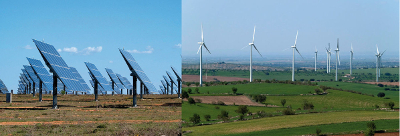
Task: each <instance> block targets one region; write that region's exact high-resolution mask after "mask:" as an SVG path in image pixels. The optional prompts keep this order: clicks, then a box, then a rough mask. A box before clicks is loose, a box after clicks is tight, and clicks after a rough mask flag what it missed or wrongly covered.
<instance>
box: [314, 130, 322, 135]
mask: <svg viewBox="0 0 400 136" xmlns="http://www.w3.org/2000/svg"><path fill="white" fill-rule="evenodd" d="M315 133H316V134H317V136H320V135H321V129H319V128H317V129H316V130H315Z"/></svg>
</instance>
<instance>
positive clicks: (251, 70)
mask: <svg viewBox="0 0 400 136" xmlns="http://www.w3.org/2000/svg"><path fill="white" fill-rule="evenodd" d="M255 34H256V26H254V32H253V42H251V43H249V45H246V46H244V47H243V48H242V49H244V48H246V47H247V46H250V82H252V81H253V68H252V63H253V47H254V49H256V50H257V52H258V54H260V56H261V57H262V55H261V53H260V52H259V51H258V49H257V47H256V46H255V45H254V35H255Z"/></svg>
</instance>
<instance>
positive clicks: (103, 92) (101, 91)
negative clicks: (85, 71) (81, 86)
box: [89, 80, 106, 94]
mask: <svg viewBox="0 0 400 136" xmlns="http://www.w3.org/2000/svg"><path fill="white" fill-rule="evenodd" d="M89 82H90V84H91V85H92V87H93V88H94V83H93V80H89ZM99 90H100V93H102V94H106V91H104V89H103V87H101V86H99Z"/></svg>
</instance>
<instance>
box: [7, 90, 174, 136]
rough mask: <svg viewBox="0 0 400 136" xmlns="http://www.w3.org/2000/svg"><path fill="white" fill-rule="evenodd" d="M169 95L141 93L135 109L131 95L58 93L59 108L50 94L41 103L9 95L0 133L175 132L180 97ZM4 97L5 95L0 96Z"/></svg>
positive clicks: (27, 97)
mask: <svg viewBox="0 0 400 136" xmlns="http://www.w3.org/2000/svg"><path fill="white" fill-rule="evenodd" d="M176 97H177V96H176V95H175V96H171V95H145V96H144V98H145V99H143V100H140V99H139V98H138V101H137V105H138V108H131V106H132V96H127V95H114V96H111V95H104V96H103V95H99V101H98V102H96V101H94V95H78V96H77V95H60V96H58V106H59V109H57V110H54V109H51V107H52V96H51V95H44V96H43V100H44V101H43V102H38V97H32V95H13V103H11V104H10V103H5V101H4V100H3V101H1V102H0V129H2V130H4V131H0V135H8V134H12V135H38V134H48V135H84V134H95V133H96V135H124V134H126V135H133V134H140V135H146V134H147V135H162V134H166V135H176V134H178V133H180V126H181V125H180V124H181V123H180V120H181V106H180V103H181V99H177V98H176ZM0 98H5V95H0Z"/></svg>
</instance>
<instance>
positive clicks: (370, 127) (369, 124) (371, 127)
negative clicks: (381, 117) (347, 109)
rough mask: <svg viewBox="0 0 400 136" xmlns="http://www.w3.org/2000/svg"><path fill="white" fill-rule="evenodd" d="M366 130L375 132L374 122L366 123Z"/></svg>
mask: <svg viewBox="0 0 400 136" xmlns="http://www.w3.org/2000/svg"><path fill="white" fill-rule="evenodd" d="M367 128H369V129H371V130H374V131H375V130H376V125H375V123H374V122H367Z"/></svg>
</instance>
